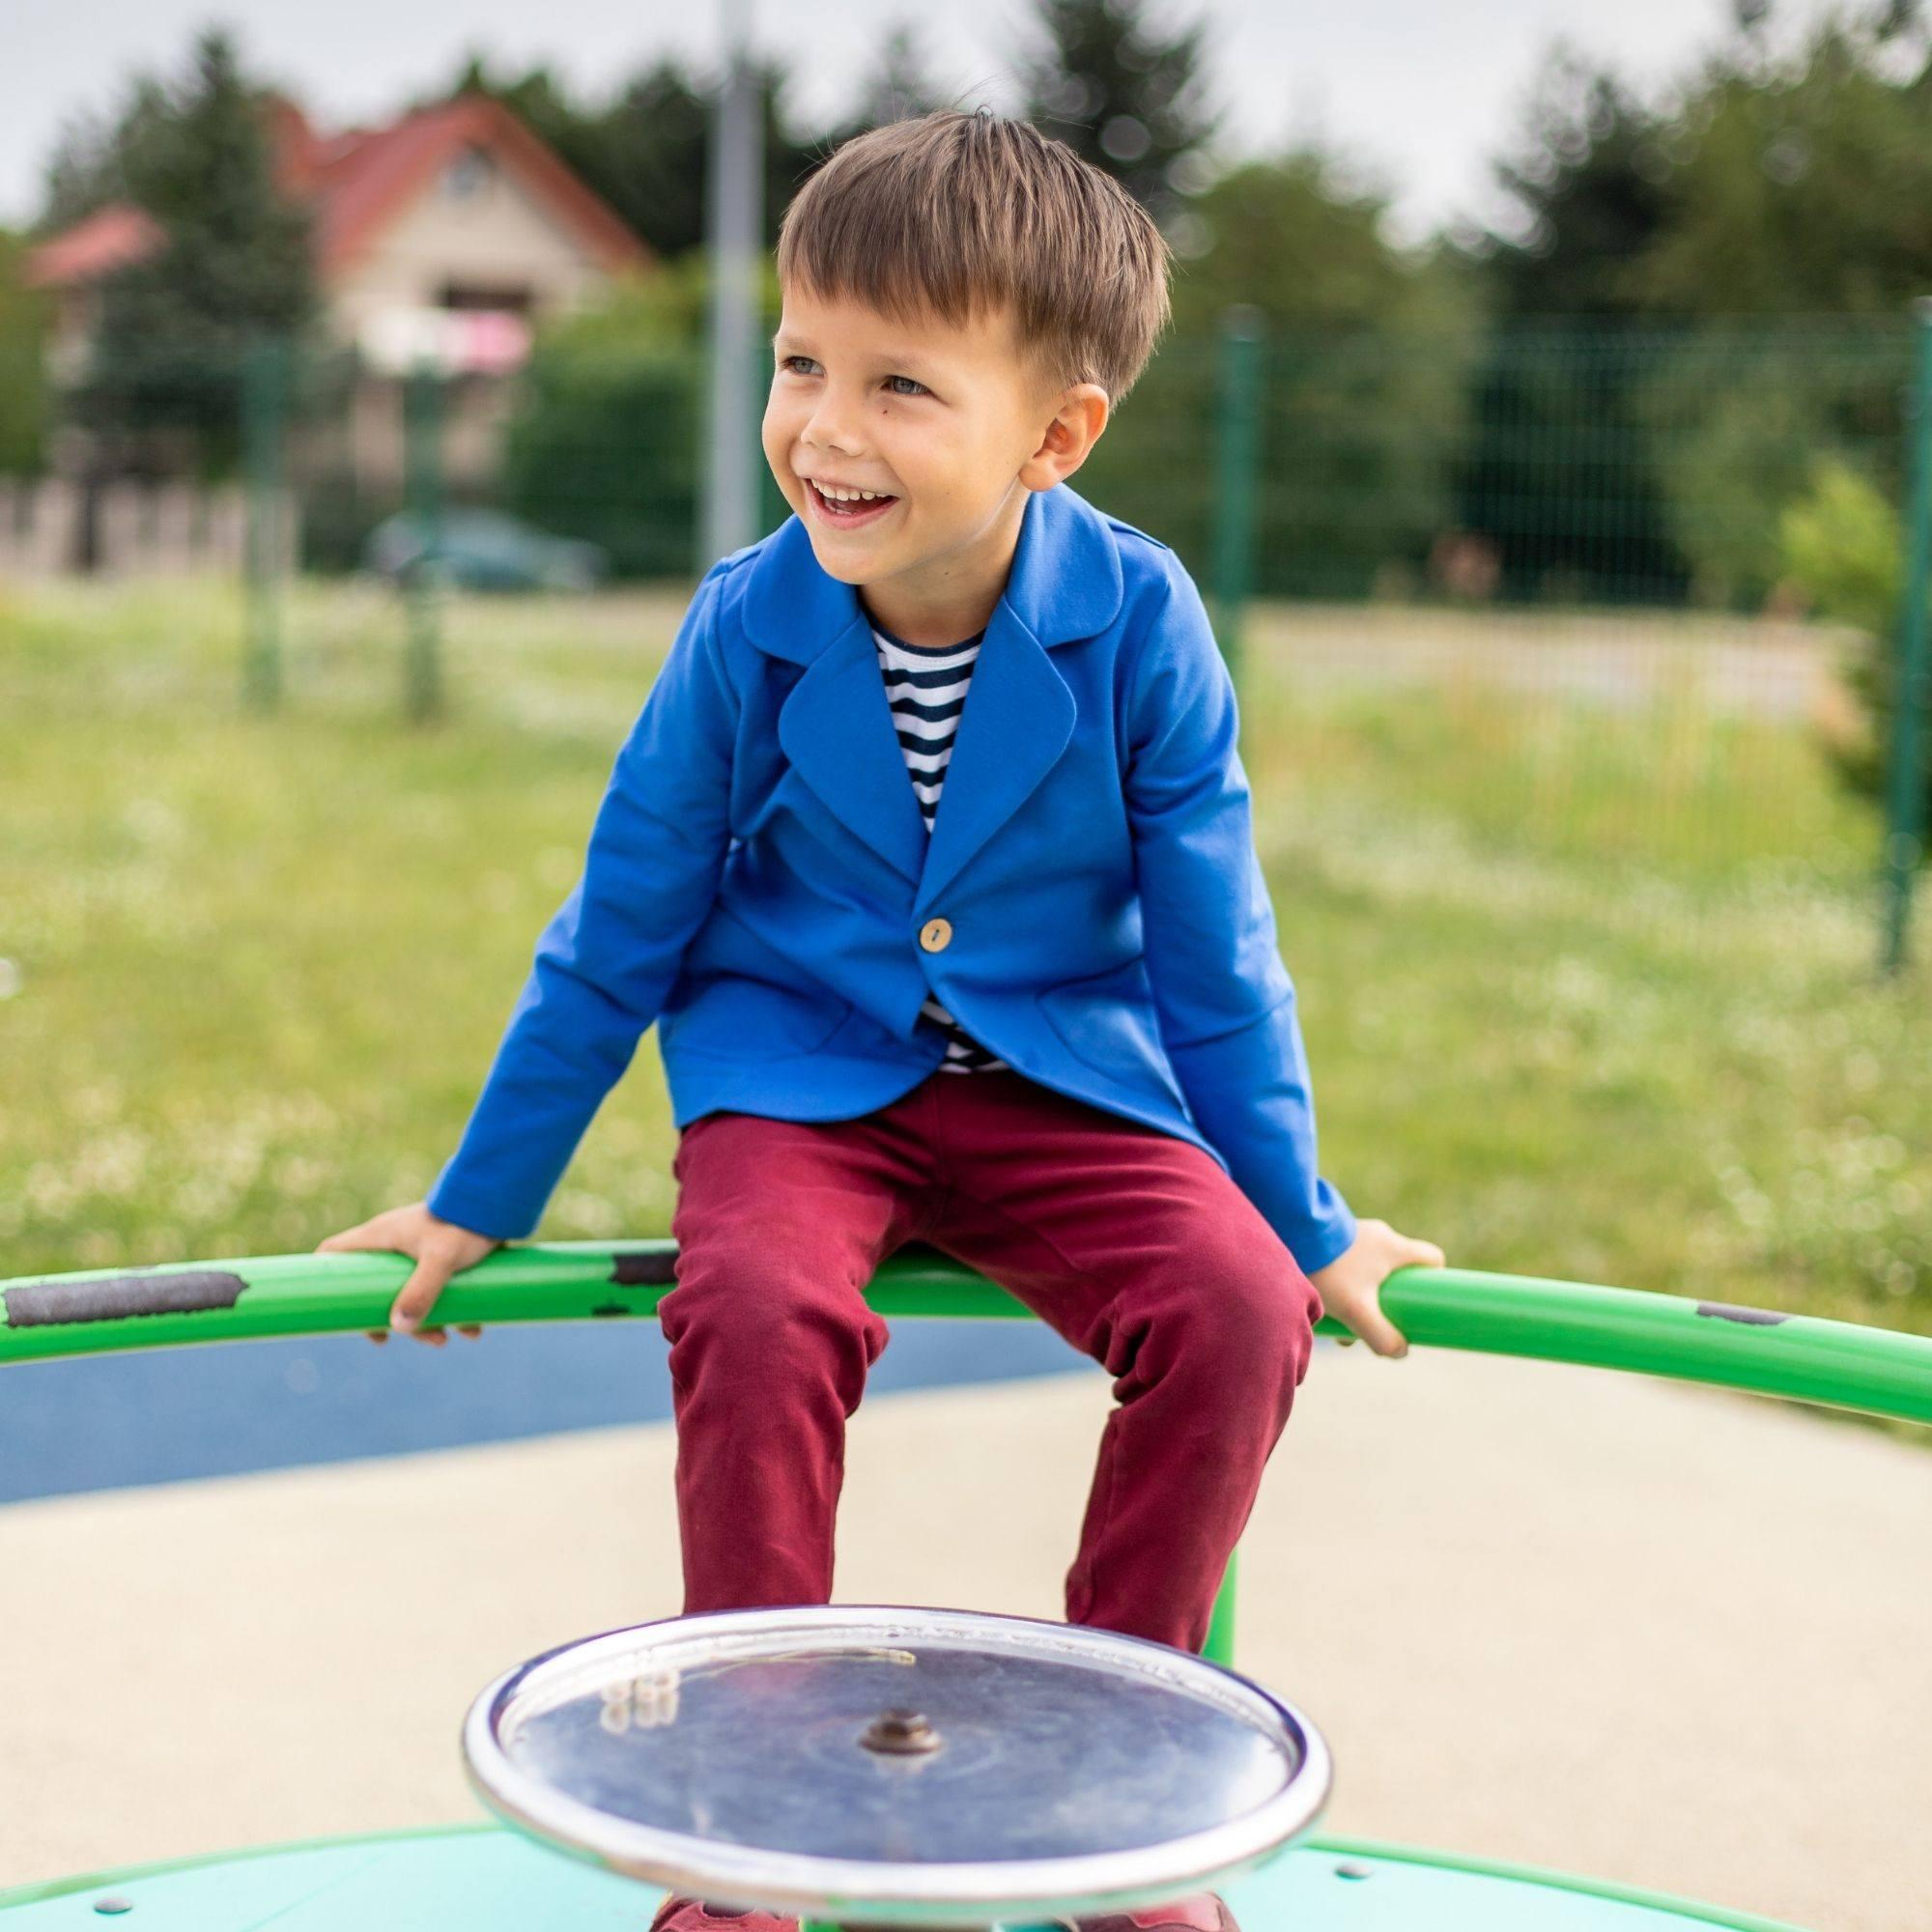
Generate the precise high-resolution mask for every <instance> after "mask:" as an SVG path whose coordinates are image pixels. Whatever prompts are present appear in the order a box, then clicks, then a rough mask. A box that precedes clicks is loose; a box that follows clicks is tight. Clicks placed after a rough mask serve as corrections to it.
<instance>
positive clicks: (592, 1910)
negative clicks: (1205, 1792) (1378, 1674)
mask: <svg viewBox="0 0 1932 1932" xmlns="http://www.w3.org/2000/svg"><path fill="white" fill-rule="evenodd" d="M660 1896H661V1894H660V1893H658V1892H657V1891H655V1890H652V1889H649V1888H647V1887H643V1886H639V1885H634V1884H633V1883H631V1881H630V1880H628V1879H621V1878H613V1877H611V1875H610V1874H609V1873H607V1872H601V1871H597V1870H594V1869H593V1868H592V1867H590V1866H589V1865H580V1864H577V1863H574V1862H573V1861H570V1860H568V1859H566V1858H563V1857H561V1856H560V1855H559V1854H557V1853H555V1852H552V1851H547V1850H545V1849H544V1848H542V1847H541V1846H539V1845H536V1844H534V1843H532V1842H531V1841H529V1840H528V1839H526V1838H524V1837H522V1836H520V1835H518V1834H515V1833H509V1832H505V1831H501V1830H498V1829H497V1828H495V1827H492V1826H475V1827H457V1828H453V1829H451V1830H448V1831H441V1832H416V1833H399V1834H396V1835H393V1836H386V1837H375V1838H353V1839H346V1840H336V1841H333V1842H327V1843H319V1844H312V1845H292V1846H284V1847H278V1848H276V1849H274V1850H271V1851H265V1852H259V1853H241V1854H238V1855H234V1856H231V1857H227V1858H217V1859H209V1860H205V1861H198V1862H192V1863H184V1864H173V1865H155V1866H148V1867H146V1868H143V1869H139V1870H134V1871H127V1872H113V1873H103V1874H99V1875H97V1876H92V1877H87V1878H69V1879H62V1880H60V1881H58V1882H57V1883H56V1884H54V1885H49V1886H40V1887H32V1886H30V1887H28V1888H26V1889H24V1890H19V1891H9V1892H0V1918H5V1919H6V1921H7V1923H6V1926H5V1928H4V1932H80V1928H81V1927H84V1926H94V1927H103V1926H106V1925H126V1926H127V1927H128V1928H129V1932H258V1928H266V1927H269V1926H272V1927H273V1928H274V1932H645V1928H646V1927H647V1926H648V1925H649V1924H650V1922H651V1917H652V1915H653V1913H655V1911H656V1910H657V1906H658V1901H659V1898H660ZM1222 1896H1223V1897H1224V1898H1226V1900H1227V1902H1228V1907H1229V1910H1230V1911H1231V1912H1233V1913H1234V1915H1235V1917H1236V1919H1237V1920H1238V1921H1239V1923H1240V1926H1241V1932H1698V1928H1700V1927H1710V1926H1718V1927H1722V1928H1725V1932H1795V1928H1793V1927H1791V1926H1789V1925H1785V1924H1782V1923H1780V1922H1778V1921H1776V1920H1774V1919H1770V1918H1747V1917H1745V1916H1743V1915H1741V1914H1738V1913H1734V1912H1724V1911H1721V1910H1719V1908H1718V1907H1716V1906H1707V1905H1697V1904H1692V1903H1689V1902H1687V1901H1685V1900H1681V1899H1669V1898H1663V1897H1661V1896H1658V1895H1656V1894H1654V1893H1648V1892H1640V1891H1633V1890H1630V1889H1624V1888H1620V1887H1616V1886H1610V1885H1604V1884H1600V1883H1597V1882H1595V1881H1591V1880H1585V1879H1576V1878H1565V1877H1563V1876H1562V1875H1560V1874H1558V1873H1554V1872H1536V1871H1530V1870H1527V1869H1522V1868H1514V1869H1513V1868H1511V1867H1510V1866H1507V1865H1498V1864H1485V1863H1482V1862H1481V1861H1475V1860H1459V1859H1450V1858H1444V1857H1441V1856H1438V1855H1435V1854H1431V1853H1428V1852H1421V1851H1411V1850H1407V1849H1405V1848H1402V1847H1397V1846H1390V1845H1378V1844H1372V1843H1368V1842H1366V1841H1362V1840H1357V1839H1351V1838H1330V1837H1321V1836H1316V1837H1308V1838H1303V1839H1302V1840H1300V1841H1299V1843H1297V1844H1295V1845H1294V1846H1293V1847H1292V1848H1291V1849H1290V1850H1289V1851H1287V1852H1286V1853H1284V1854H1283V1855H1282V1857H1280V1858H1279V1859H1277V1860H1276V1861H1274V1863H1273V1864H1271V1865H1269V1866H1268V1867H1267V1868H1266V1869H1265V1870H1264V1871H1262V1872H1258V1873H1255V1874H1252V1875H1251V1876H1249V1877H1247V1878H1245V1879H1240V1880H1237V1881H1236V1883H1235V1884H1233V1885H1231V1886H1229V1887H1228V1888H1227V1889H1226V1890H1225V1891H1224V1892H1223V1894H1222Z"/></svg>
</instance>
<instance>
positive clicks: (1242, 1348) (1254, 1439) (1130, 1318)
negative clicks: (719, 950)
mask: <svg viewBox="0 0 1932 1932" xmlns="http://www.w3.org/2000/svg"><path fill="white" fill-rule="evenodd" d="M672 1173H673V1175H674V1176H675V1177H676V1179H677V1181H678V1200H677V1208H676V1211H675V1214H674V1216H673V1219H672V1223H671V1232H672V1234H673V1235H674V1236H675V1237H676V1240H677V1244H678V1253H677V1270H676V1271H677V1286H676V1287H675V1288H673V1289H672V1290H671V1291H670V1293H668V1294H667V1295H666V1296H665V1298H664V1301H663V1303H662V1305H661V1309H660V1319H661V1321H662V1322H663V1324H664V1330H665V1334H666V1336H667V1337H668V1340H669V1342H670V1374H671V1390H672V1404H673V1407H674V1410H675V1413H676V1418H677V1506H678V1524H679V1533H680V1537H681V1541H682V1545H683V1554H684V1584H685V1609H686V1611H687V1612H692V1611H699V1610H715V1609H727V1608H735V1607H743V1606H750V1605H776V1604H822V1603H826V1602H828V1601H829V1600H830V1597H831V1593H832V1548H833V1522H834V1517H835V1514H836V1511H837V1508H838V1492H839V1489H840V1486H841V1483H842V1481H843V1477H844V1449H845V1422H846V1418H847V1417H848V1416H850V1415H851V1414H852V1412H853V1410H854V1409H856V1408H857V1407H858V1406H859V1399H860V1396H861V1395H862V1394H863V1393H864V1390H865V1385H866V1372H867V1369H868V1368H869V1367H870V1366H871V1364H872V1363H873V1362H874V1361H876V1360H877V1359H878V1356H879V1352H880V1350H883V1349H884V1348H885V1346H886V1340H887V1329H886V1324H885V1322H884V1321H882V1320H881V1319H880V1318H879V1316H877V1315H876V1314H874V1313H873V1312H872V1310H871V1309H870V1308H869V1307H867V1303H866V1300H865V1297H864V1295H863V1294H862V1293H861V1291H862V1289H864V1287H865V1286H866V1284H867V1282H869V1281H870V1279H871V1277H872V1274H873V1272H874V1270H875V1269H876V1268H877V1266H878V1264H879V1263H880V1262H881V1261H882V1260H884V1258H885V1257H886V1256H888V1255H890V1254H891V1253H892V1252H893V1251H894V1250H895V1248H897V1247H899V1246H900V1245H902V1244H903V1243H904V1242H907V1241H911V1240H921V1241H925V1242H929V1243H930V1244H931V1245H932V1246H933V1247H935V1248H938V1249H940V1250H941V1251H942V1252H944V1253H946V1254H948V1255H951V1256H952V1257H953V1258H955V1259H956V1260H958V1261H960V1262H963V1263H965V1264H967V1265H968V1266H970V1267H973V1268H976V1269H978V1270H979V1271H980V1273H982V1274H984V1275H986V1276H988V1277H989V1278H990V1279H991V1280H993V1281H995V1282H998V1283H999V1284H1000V1285H1001V1286H1002V1287H1003V1288H1006V1289H1008V1290H1009V1291H1010V1292H1011V1293H1013V1294H1014V1295H1015V1296H1017V1297H1018V1298H1019V1299H1020V1300H1021V1301H1023V1302H1024V1303H1025V1304H1026V1305H1027V1306H1028V1307H1029V1308H1031V1309H1033V1310H1034V1311H1035V1312H1036V1313H1037V1315H1039V1316H1040V1317H1041V1319H1042V1320H1044V1321H1047V1322H1049V1323H1050V1324H1051V1325H1052V1326H1053V1327H1054V1328H1055V1329H1056V1330H1058V1332H1059V1333H1060V1334H1061V1335H1063V1336H1065V1339H1066V1340H1067V1341H1068V1342H1070V1343H1072V1345H1073V1346H1074V1347H1075V1348H1077V1349H1079V1350H1083V1351H1084V1352H1085V1353H1087V1354H1089V1355H1092V1356H1093V1357H1094V1359H1095V1360H1097V1361H1099V1362H1100V1363H1102V1364H1103V1365H1104V1366H1105V1368H1106V1370H1107V1372H1108V1374H1109V1375H1111V1376H1112V1377H1113V1378H1114V1394H1115V1397H1116V1399H1117V1406H1116V1407H1115V1408H1114V1410H1113V1412H1112V1414H1111V1416H1110V1417H1109V1418H1108V1421H1107V1425H1106V1428H1105V1431H1104V1433H1103V1435H1102V1436H1101V1439H1100V1454H1099V1463H1098V1467H1097V1468H1096V1469H1095V1471H1094V1484H1093V1489H1092V1492H1091V1493H1090V1495H1089V1498H1088V1504H1087V1512H1086V1519H1085V1521H1084V1523H1083V1526H1082V1529H1081V1535H1080V1548H1079V1551H1078V1554H1077V1556H1076V1557H1075V1559H1074V1563H1073V1567H1072V1569H1071V1570H1070V1571H1069V1572H1068V1574H1067V1577H1066V1616H1067V1620H1068V1621H1069V1622H1071V1623H1081V1624H1094V1625H1098V1626H1100V1627H1102V1628H1105V1629H1108V1630H1116V1631H1123V1632H1125V1633H1127V1634H1130V1635H1136V1636H1149V1637H1155V1638H1159V1639H1160V1640H1162V1641H1164V1642H1167V1643H1171V1644H1176V1645H1179V1646H1180V1647H1182V1648H1185V1649H1190V1650H1199V1649H1200V1648H1201V1645H1202V1644H1203V1643H1204V1642H1205V1641H1206V1638H1207V1634H1208V1615H1209V1612H1210V1611H1211V1609H1212V1607H1213V1602H1214V1596H1215V1592H1216V1590H1217V1589H1218V1587H1219V1585H1220V1581H1221V1577H1222V1573H1223V1572H1224V1570H1225V1569H1226V1567H1227V1563H1228V1558H1229V1556H1230V1555H1231V1554H1232V1553H1233V1550H1234V1548H1235V1545H1236V1541H1237V1540H1238V1539H1239V1537H1240V1534H1241V1530H1242V1528H1243V1526H1244V1525H1245V1523H1246V1522H1247V1520H1248V1513H1249V1511H1250V1509H1251V1508H1252V1507H1253V1504H1254V1499H1255V1494H1256V1492H1257V1490H1258V1489H1259V1488H1260V1485H1261V1478H1262V1470H1263V1467H1264V1464H1265V1463H1266V1462H1267V1459H1268V1455H1269V1453H1270V1451H1271V1450H1272V1449H1273V1447H1274V1445H1275V1443H1276V1441H1277V1440H1278V1439H1279V1438H1280V1435H1281V1432H1282V1429H1283V1427H1284V1426H1285V1425H1286V1423H1287V1421H1288V1415H1289V1409H1290V1406H1291V1405H1292V1403H1293V1399H1294V1391H1295V1388H1296V1387H1297V1385H1298V1384H1299V1383H1300V1380H1301V1378H1302V1377H1303V1375H1304V1374H1305V1373H1306V1372H1307V1368H1308V1360H1309V1354H1310V1351H1311V1348H1312V1344H1313V1333H1312V1331H1313V1324H1314V1323H1315V1321H1317V1320H1319V1319H1320V1317H1321V1297H1320V1295H1319V1294H1318V1293H1316V1291H1315V1289H1314V1287H1313V1286H1312V1284H1311V1283H1310V1282H1309V1280H1308V1278H1307V1277H1306V1276H1305V1275H1304V1274H1303V1273H1302V1272H1301V1270H1300V1269H1299V1268H1298V1267H1297V1266H1296V1265H1295V1263H1294V1260H1293V1256H1291V1255H1290V1253H1289V1251H1288V1249H1287V1248H1286V1247H1285V1246H1284V1245H1283V1243H1282V1241H1281V1239H1280V1237H1279V1236H1277V1235H1276V1234H1275V1233H1274V1231H1273V1230H1272V1229H1271V1228H1270V1227H1269V1226H1268V1225H1267V1223H1266V1222H1265V1221H1264V1220H1263V1218H1262V1216H1261V1213H1260V1211H1259V1210H1258V1209H1257V1208H1255V1207H1254V1205H1253V1204H1252V1203H1251V1202H1250V1201H1249V1200H1248V1198H1247V1197H1246V1196H1245V1195H1244V1194H1242V1193H1241V1191H1240V1190H1239V1188H1237V1187H1236V1184H1235V1182H1234V1181H1233V1180H1232V1179H1230V1178H1229V1176H1228V1175H1227V1174H1226V1173H1224V1172H1223V1171H1222V1169H1221V1167H1220V1166H1219V1165H1218V1164H1217V1163H1216V1162H1215V1161H1214V1160H1213V1159H1212V1158H1211V1156H1209V1155H1208V1154H1207V1153H1205V1152H1204V1151H1202V1150H1201V1149H1199V1148H1197V1147H1195V1146H1193V1145H1191V1144H1190V1143H1189V1142H1186V1141H1181V1140H1177V1139H1176V1138H1175V1137H1174V1136H1173V1135H1171V1134H1166V1133H1162V1132H1161V1131H1160V1130H1159V1129H1158V1128H1154V1127H1146V1126H1143V1125H1141V1124H1140V1123H1139V1122H1135V1121H1128V1120H1124V1119H1122V1118H1121V1117H1120V1116H1119V1115H1115V1114H1109V1113H1106V1112H1104V1111H1103V1110H1101V1109H1099V1108H1096V1107H1092V1106H1089V1105H1088V1104H1087V1103H1086V1102H1084V1101H1081V1100H1075V1099H1072V1098H1070V1097H1068V1096H1066V1095H1065V1094H1058V1093H1055V1092H1053V1091H1052V1090H1051V1089H1049V1088H1046V1087H1042V1086H1040V1085H1039V1084H1038V1083H1037V1081H1032V1080H1029V1079H1027V1078H1026V1077H1025V1076H1024V1075H1022V1074H1019V1073H1016V1072H1012V1071H1002V1072H995V1073H971V1074H955V1073H940V1072H934V1073H932V1074H929V1075H928V1076H927V1077H926V1079H925V1080H924V1081H923V1082H922V1083H921V1084H920V1085H919V1086H917V1087H915V1088H913V1089H912V1090H911V1092H909V1093H907V1094H903V1095H901V1096H900V1098H898V1099H897V1100H895V1101H894V1102H893V1103H892V1104H891V1105H890V1106H887V1107H882V1108H879V1109H877V1110H876V1111H875V1112H873V1113H870V1114H867V1115H863V1116H861V1117H860V1118H858V1119H856V1120H847V1121H810V1122H806V1121H778V1120H770V1119H767V1118H765V1117H763V1116H761V1115H756V1114H742V1113H734V1112H730V1111H728V1110H727V1111H721V1112H716V1113H711V1114H706V1115H703V1116H701V1117H700V1118H699V1119H697V1120H696V1121H694V1122H691V1124H690V1125H689V1126H688V1127H686V1128H685V1129H684V1130H683V1132H682V1134H681V1136H680V1138H679V1142H678V1148H677V1153H676V1157H675V1159H674V1160H673V1162H672Z"/></svg>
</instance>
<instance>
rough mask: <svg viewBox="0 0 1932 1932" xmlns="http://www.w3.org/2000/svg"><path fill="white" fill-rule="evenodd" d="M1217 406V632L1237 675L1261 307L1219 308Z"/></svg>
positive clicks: (1249, 557) (1254, 456)
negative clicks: (1219, 379) (1218, 382)
mask: <svg viewBox="0 0 1932 1932" xmlns="http://www.w3.org/2000/svg"><path fill="white" fill-rule="evenodd" d="M1220 364H1221V368H1220V375H1221V382H1220V391H1221V393H1220V409H1219V412H1218V413H1219V419H1218V421H1217V422H1216V424H1215V437H1214V443H1215V487H1214V590H1213V597H1214V632H1215V635H1216V636H1217V637H1218V638H1219V639H1220V640H1221V655H1222V656H1223V657H1224V658H1226V659H1227V661H1228V669H1229V672H1230V674H1231V675H1233V676H1234V677H1235V678H1236V681H1237V682H1238V680H1239V676H1240V656H1241V622H1242V618H1243V615H1244V613H1245V610H1246V606H1247V601H1248V588H1249V584H1250V582H1252V580H1253V575H1254V551H1255V495H1256V486H1257V481H1258V473H1259V470H1260V465H1261V446H1262V438H1261V402H1262V312H1261V310H1260V309H1258V308H1256V307H1255V306H1254V305H1253V304H1252V303H1251V302H1236V304H1234V305H1233V306H1232V307H1230V308H1227V309H1224V310H1223V311H1222V313H1221V335H1220Z"/></svg>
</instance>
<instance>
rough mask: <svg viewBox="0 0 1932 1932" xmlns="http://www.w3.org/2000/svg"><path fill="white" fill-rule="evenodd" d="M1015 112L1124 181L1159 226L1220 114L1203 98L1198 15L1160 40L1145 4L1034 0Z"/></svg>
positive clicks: (1181, 196)
mask: <svg viewBox="0 0 1932 1932" xmlns="http://www.w3.org/2000/svg"><path fill="white" fill-rule="evenodd" d="M1035 6H1036V12H1035V17H1034V22H1033V24H1034V27H1035V29H1036V33H1037V36H1039V37H1040V43H1039V44H1037V46H1036V48H1035V49H1034V50H1033V51H1032V52H1030V53H1028V54H1025V55H1023V56H1022V58H1021V61H1020V66H1019V72H1020V82H1021V86H1022V88H1023V90H1024V95H1025V106H1024V108H1023V110H1022V111H1023V112H1024V114H1025V115H1026V118H1027V119H1028V120H1029V121H1032V122H1034V123H1036V124H1037V126H1038V127H1039V128H1042V129H1044V130H1045V131H1046V132H1047V133H1049V134H1051V135H1053V136H1054V137H1055V138H1056V139H1058V140H1062V141H1065V143H1066V145H1067V146H1068V147H1069V148H1071V149H1072V150H1073V152H1074V153H1075V154H1077V155H1078V156H1080V157H1081V158H1082V159H1083V160H1087V161H1092V162H1093V163H1094V166H1095V167H1098V168H1104V169H1106V171H1107V172H1108V173H1109V174H1111V175H1114V176H1117V177H1118V178H1119V179H1120V181H1121V182H1122V184H1123V185H1125V186H1126V188H1127V189H1128V191H1129V192H1130V193H1131V194H1132V195H1133V196H1134V198H1135V199H1136V200H1137V201H1138V202H1140V204H1141V205H1142V206H1143V207H1144V208H1145V209H1147V211H1148V212H1149V213H1151V215H1152V216H1153V217H1154V219H1155V220H1156V221H1158V222H1159V223H1160V224H1161V225H1162V227H1163V228H1165V227H1166V225H1167V224H1168V222H1169V221H1170V220H1171V219H1172V218H1173V217H1174V216H1176V215H1177V214H1179V213H1180V212H1181V209H1182V205H1183V203H1184V200H1185V198H1186V195H1187V193H1188V191H1189V189H1190V187H1191V186H1192V185H1195V171H1193V170H1191V169H1190V163H1196V164H1198V162H1199V160H1200V153H1201V150H1202V148H1203V147H1204V146H1205V144H1206V143H1207V142H1208V139H1209V137H1210V136H1211V135H1212V134H1213V132H1214V130H1215V128H1216V127H1217V126H1218V125H1219V122H1220V120H1221V118H1222V117H1221V114H1220V113H1219V112H1218V111H1215V112H1211V113H1210V112H1209V111H1208V109H1207V108H1206V106H1205V104H1204V99H1203V97H1204V94H1205V83H1204V82H1203V80H1202V78H1201V74H1200V67H1201V48H1202V42H1203V40H1204V39H1205V37H1206V34H1207V22H1206V19H1205V18H1204V19H1202V20H1197V21H1196V22H1195V23H1194V24H1193V25H1192V26H1190V27H1187V28H1184V29H1182V30H1181V31H1180V32H1179V33H1177V34H1175V35H1173V36H1172V37H1170V38H1165V39H1163V38H1161V37H1160V36H1158V35H1157V34H1156V33H1155V31H1154V29H1153V27H1152V26H1151V22H1150V20H1149V18H1148V14H1149V11H1150V10H1149V7H1148V4H1147V0H1035Z"/></svg>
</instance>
